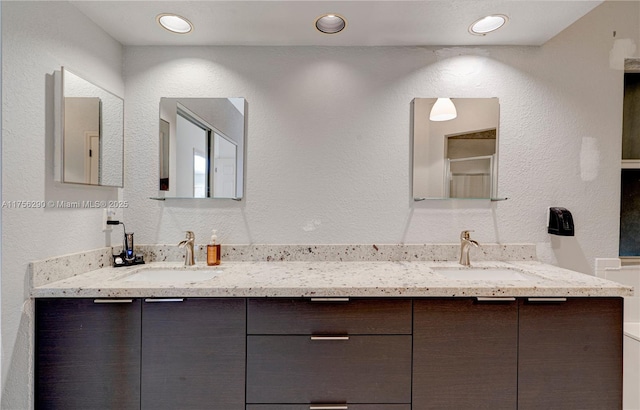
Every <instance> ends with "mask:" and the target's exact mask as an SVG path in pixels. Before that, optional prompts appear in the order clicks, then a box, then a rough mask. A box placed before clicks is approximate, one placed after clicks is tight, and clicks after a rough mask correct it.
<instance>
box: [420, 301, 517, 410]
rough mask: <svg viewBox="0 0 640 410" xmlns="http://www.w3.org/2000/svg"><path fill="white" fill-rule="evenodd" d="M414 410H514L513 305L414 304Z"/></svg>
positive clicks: (514, 318) (514, 316) (491, 303)
mask: <svg viewBox="0 0 640 410" xmlns="http://www.w3.org/2000/svg"><path fill="white" fill-rule="evenodd" d="M413 306H414V325H413V402H412V403H413V408H414V409H419V410H426V409H438V410H446V409H451V410H459V409H491V410H498V409H512V410H515V409H516V393H517V392H516V390H517V380H516V377H517V372H518V371H517V348H518V339H517V338H518V306H517V302H516V301H513V302H478V301H476V300H475V299H423V300H415V301H414V305H413Z"/></svg>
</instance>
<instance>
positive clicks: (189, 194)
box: [158, 98, 246, 200]
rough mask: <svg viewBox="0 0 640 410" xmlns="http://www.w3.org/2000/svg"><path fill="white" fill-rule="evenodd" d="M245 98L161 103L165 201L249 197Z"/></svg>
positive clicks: (161, 177)
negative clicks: (246, 162) (245, 185)
mask: <svg viewBox="0 0 640 410" xmlns="http://www.w3.org/2000/svg"><path fill="white" fill-rule="evenodd" d="M245 121H246V101H245V99H244V98H161V99H160V128H159V129H160V134H159V153H160V155H159V179H158V189H159V197H161V198H221V199H224V198H226V199H235V200H240V199H241V198H242V197H243V194H244V163H245V138H246V135H245Z"/></svg>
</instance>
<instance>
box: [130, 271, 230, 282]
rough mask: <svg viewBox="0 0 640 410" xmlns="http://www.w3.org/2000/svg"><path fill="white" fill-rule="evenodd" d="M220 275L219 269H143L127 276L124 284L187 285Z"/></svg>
mask: <svg viewBox="0 0 640 410" xmlns="http://www.w3.org/2000/svg"><path fill="white" fill-rule="evenodd" d="M220 273H222V270H221V269H206V270H204V269H203V270H186V269H144V270H141V271H138V272H135V273H132V274H131V275H129V276H127V277H126V278H124V279H123V280H124V281H125V282H162V283H187V282H202V281H205V280H209V279H213V278H214V277H215V276H216V275H218V274H220Z"/></svg>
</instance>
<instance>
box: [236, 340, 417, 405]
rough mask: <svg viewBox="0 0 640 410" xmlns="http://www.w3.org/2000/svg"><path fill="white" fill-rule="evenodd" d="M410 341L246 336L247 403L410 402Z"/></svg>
mask: <svg viewBox="0 0 640 410" xmlns="http://www.w3.org/2000/svg"><path fill="white" fill-rule="evenodd" d="M410 402H411V336H409V335H395V336H350V337H349V338H348V339H347V340H331V339H320V340H313V339H312V338H311V337H310V336H248V337H247V403H265V404H266V403H410Z"/></svg>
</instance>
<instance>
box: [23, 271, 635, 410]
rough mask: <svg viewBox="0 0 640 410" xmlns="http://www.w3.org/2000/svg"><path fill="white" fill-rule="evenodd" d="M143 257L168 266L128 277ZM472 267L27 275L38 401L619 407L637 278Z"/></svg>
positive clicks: (286, 409) (251, 408) (370, 409)
mask: <svg viewBox="0 0 640 410" xmlns="http://www.w3.org/2000/svg"><path fill="white" fill-rule="evenodd" d="M209 268H210V267H209ZM140 269H147V270H148V272H147V273H148V274H152V273H153V272H154V271H158V272H159V271H167V270H175V278H173V279H162V280H158V281H154V279H153V278H152V279H149V278H148V277H147V278H146V279H145V278H142V279H140V280H128V281H127V279H131V278H132V277H135V276H133V275H136V274H139V273H140ZM194 269H196V270H203V271H205V270H207V269H208V267H206V266H197V267H196V268H194ZM475 269H476V270H477V272H476V271H469V270H467V272H472V273H473V272H476V273H477V275H478V278H479V279H468V278H463V279H460V278H459V277H457V276H456V275H457V274H450V272H454V273H455V272H458V271H461V269H459V268H457V267H456V264H455V263H450V262H444V263H435V262H271V263H266V262H227V263H223V265H222V266H221V267H220V269H217V270H216V271H215V273H214V276H213V277H212V278H210V279H205V280H198V281H190V280H183V279H180V274H181V273H185V274H187V273H188V272H190V271H192V270H186V269H185V268H184V267H180V266H179V265H178V264H176V263H152V264H150V265H149V266H145V267H143V268H122V269H113V268H104V269H98V270H94V271H91V272H87V273H85V274H82V275H77V276H74V277H71V278H66V279H63V280H58V281H54V282H49V283H47V284H44V285H41V286H37V287H34V288H33V291H32V296H33V297H34V298H35V309H36V316H35V318H36V323H35V326H36V343H35V349H36V350H35V399H36V401H35V403H36V408H45V407H54V408H69V409H71V408H118V409H129V408H131V409H139V408H142V409H159V408H166V409H175V408H181V409H203V408H208V409H224V410H233V409H246V410H276V409H278V410H302V409H305V410H307V409H351V410H353V409H355V410H410V409H456V410H457V409H461V408H488V409H489V408H490V409H516V408H517V409H519V410H522V409H540V408H548V409H552V408H558V409H603V408H607V409H616V408H621V407H622V320H623V319H622V306H623V304H622V296H625V295H629V294H631V292H632V290H631V288H628V287H624V286H622V285H618V284H616V283H614V282H609V281H605V280H601V279H598V278H595V277H592V276H588V275H583V274H579V273H576V272H572V271H568V270H564V269H560V268H557V267H553V266H550V265H545V264H540V263H538V262H512V263H506V262H479V263H478V264H477V266H476V268H475ZM483 272H490V273H491V274H493V275H494V276H495V277H496V278H497V279H487V278H486V277H484V276H483ZM500 275H506V276H503V277H502V278H501V276H500ZM485 276H486V275H485ZM185 277H186V276H185ZM521 277H524V278H525V279H522V278H521Z"/></svg>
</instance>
